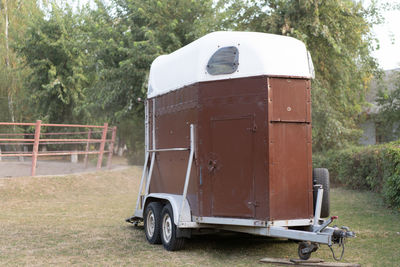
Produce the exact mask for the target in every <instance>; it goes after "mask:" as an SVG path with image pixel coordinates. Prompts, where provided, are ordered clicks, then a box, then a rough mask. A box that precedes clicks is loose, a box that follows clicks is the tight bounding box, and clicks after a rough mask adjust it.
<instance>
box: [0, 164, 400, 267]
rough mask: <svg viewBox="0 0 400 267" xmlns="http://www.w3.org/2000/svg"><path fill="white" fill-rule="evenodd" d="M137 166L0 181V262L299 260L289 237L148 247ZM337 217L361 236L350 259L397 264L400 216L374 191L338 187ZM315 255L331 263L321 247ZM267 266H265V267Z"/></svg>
mask: <svg viewBox="0 0 400 267" xmlns="http://www.w3.org/2000/svg"><path fill="white" fill-rule="evenodd" d="M139 179H140V168H137V167H130V168H127V169H123V170H117V171H105V172H96V173H89V174H79V175H69V176H54V177H51V176H48V177H35V178H31V177H23V178H13V179H0V203H1V204H0V265H1V266H3V265H30V266H43V265H72V264H75V265H85V266H99V265H100V266H104V265H107V266H108V265H125V266H208V265H211V266H254V265H259V263H258V261H259V260H260V259H261V258H263V257H284V258H296V257H297V245H296V244H295V243H293V242H290V241H287V240H277V239H268V238H263V237H256V236H249V235H237V234H222V235H205V236H200V237H195V238H192V239H191V240H189V241H188V242H187V245H186V248H185V250H183V251H179V252H173V253H171V252H167V251H165V250H164V249H163V247H162V246H161V245H157V246H154V245H150V244H148V243H147V241H146V239H145V237H144V232H143V229H142V228H140V227H138V228H136V227H134V226H132V225H130V224H127V223H125V222H124V219H125V218H126V217H128V216H130V215H132V213H133V208H134V203H135V201H136V197H137V195H136V192H137V188H138V185H139V182H140V181H139ZM331 197H332V215H338V216H339V220H338V221H337V224H338V225H347V226H349V227H351V229H352V230H354V231H356V233H357V238H355V239H352V240H349V241H348V243H347V247H346V253H345V258H344V261H345V262H359V263H361V264H363V265H366V266H395V265H399V264H400V214H399V213H398V212H395V211H392V210H390V209H387V208H386V207H385V206H384V205H383V203H382V202H381V201H380V199H379V197H378V196H377V195H376V194H373V193H370V192H357V191H350V190H344V189H333V190H332V191H331ZM313 256H314V257H319V258H323V259H325V260H328V261H331V254H330V251H329V248H327V247H326V246H322V247H321V248H320V250H318V251H317V252H316V253H314V254H313ZM264 266H265V265H264Z"/></svg>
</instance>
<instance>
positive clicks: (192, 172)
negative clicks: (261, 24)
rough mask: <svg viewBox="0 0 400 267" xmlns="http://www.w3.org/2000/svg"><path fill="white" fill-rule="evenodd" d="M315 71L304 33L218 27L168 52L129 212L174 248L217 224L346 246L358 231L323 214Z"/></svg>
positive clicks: (155, 86)
mask: <svg viewBox="0 0 400 267" xmlns="http://www.w3.org/2000/svg"><path fill="white" fill-rule="evenodd" d="M313 75H314V69H313V64H312V61H311V58H310V54H309V53H308V52H307V49H306V47H305V45H304V44H303V43H302V42H301V41H299V40H297V39H294V38H291V37H284V36H279V35H272V34H265V33H253V32H214V33H211V34H208V35H205V36H204V37H202V38H200V39H198V40H196V41H194V42H193V43H191V44H188V45H187V46H185V47H183V48H181V49H179V50H177V51H175V52H173V53H171V54H170V55H164V56H160V57H158V58H157V59H156V60H155V61H154V62H153V64H152V65H151V69H150V76H149V85H148V95H147V100H146V112H145V113H146V116H145V127H146V138H145V140H146V141H145V143H146V148H145V149H146V156H145V164H144V170H143V175H142V179H141V182H140V188H139V194H138V198H137V203H136V209H135V212H134V215H133V216H132V217H130V218H128V219H127V221H128V222H131V223H134V224H138V223H139V222H141V221H144V229H145V234H146V238H147V240H148V241H149V242H150V243H152V244H157V243H163V245H164V247H165V249H167V250H178V249H181V248H182V247H183V245H184V241H185V239H186V238H189V237H191V236H192V235H194V234H196V233H197V232H199V231H200V230H203V229H214V230H228V231H236V232H244V233H250V234H254V235H262V236H270V237H278V238H288V239H294V240H299V241H301V242H300V243H299V247H298V254H299V256H300V258H301V259H308V258H309V257H310V255H311V253H312V252H315V251H316V250H317V249H318V247H319V244H326V245H328V246H329V247H331V248H332V246H333V245H334V244H338V245H339V246H341V247H342V249H343V251H344V242H345V240H346V238H347V237H352V236H354V233H353V232H351V231H349V230H348V228H346V227H342V228H338V227H336V226H334V227H329V225H330V224H331V223H332V222H333V220H334V219H336V218H337V217H335V216H333V217H330V218H328V219H326V220H323V219H322V218H326V217H329V173H328V170H326V169H322V168H317V169H314V170H313V169H312V157H311V155H312V151H311V79H312V78H313ZM341 256H343V254H342V255H341ZM334 257H335V256H334ZM335 258H336V257H335ZM340 258H341V257H340Z"/></svg>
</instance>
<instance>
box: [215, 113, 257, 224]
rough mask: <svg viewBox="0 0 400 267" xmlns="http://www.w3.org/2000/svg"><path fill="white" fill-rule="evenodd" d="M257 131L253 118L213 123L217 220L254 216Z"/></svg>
mask: <svg viewBox="0 0 400 267" xmlns="http://www.w3.org/2000/svg"><path fill="white" fill-rule="evenodd" d="M253 127H254V118H253V116H247V117H246V116H244V117H234V118H217V119H215V118H213V119H212V120H211V131H212V136H211V137H212V152H211V154H210V157H209V162H208V171H209V172H210V177H211V180H212V193H211V194H212V215H213V216H217V217H218V216H224V217H245V218H248V217H253V216H254V205H253V199H254V196H253V191H254V190H253V183H254V177H253V158H252V156H253Z"/></svg>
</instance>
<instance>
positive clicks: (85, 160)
mask: <svg viewBox="0 0 400 267" xmlns="http://www.w3.org/2000/svg"><path fill="white" fill-rule="evenodd" d="M91 137H92V129H89V131H88V135H87V139H88V140H89V141H90V138H91ZM89 141H88V142H87V143H86V154H85V158H84V159H83V163H84V164H85V169H87V166H88V156H89V155H88V154H87V153H88V152H89V147H90V142H89Z"/></svg>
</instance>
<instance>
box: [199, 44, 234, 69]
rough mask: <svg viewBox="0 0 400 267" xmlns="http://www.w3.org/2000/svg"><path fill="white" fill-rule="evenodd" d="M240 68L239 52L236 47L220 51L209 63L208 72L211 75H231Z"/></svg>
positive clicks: (228, 47)
mask: <svg viewBox="0 0 400 267" xmlns="http://www.w3.org/2000/svg"><path fill="white" fill-rule="evenodd" d="M238 66H239V50H238V49H237V48H236V47H235V46H226V47H222V48H220V49H218V50H217V51H216V52H215V53H214V54H213V55H212V56H211V58H210V60H209V61H208V63H207V72H208V73H210V74H211V75H220V74H231V73H234V72H235V71H236V70H237V68H238Z"/></svg>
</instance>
